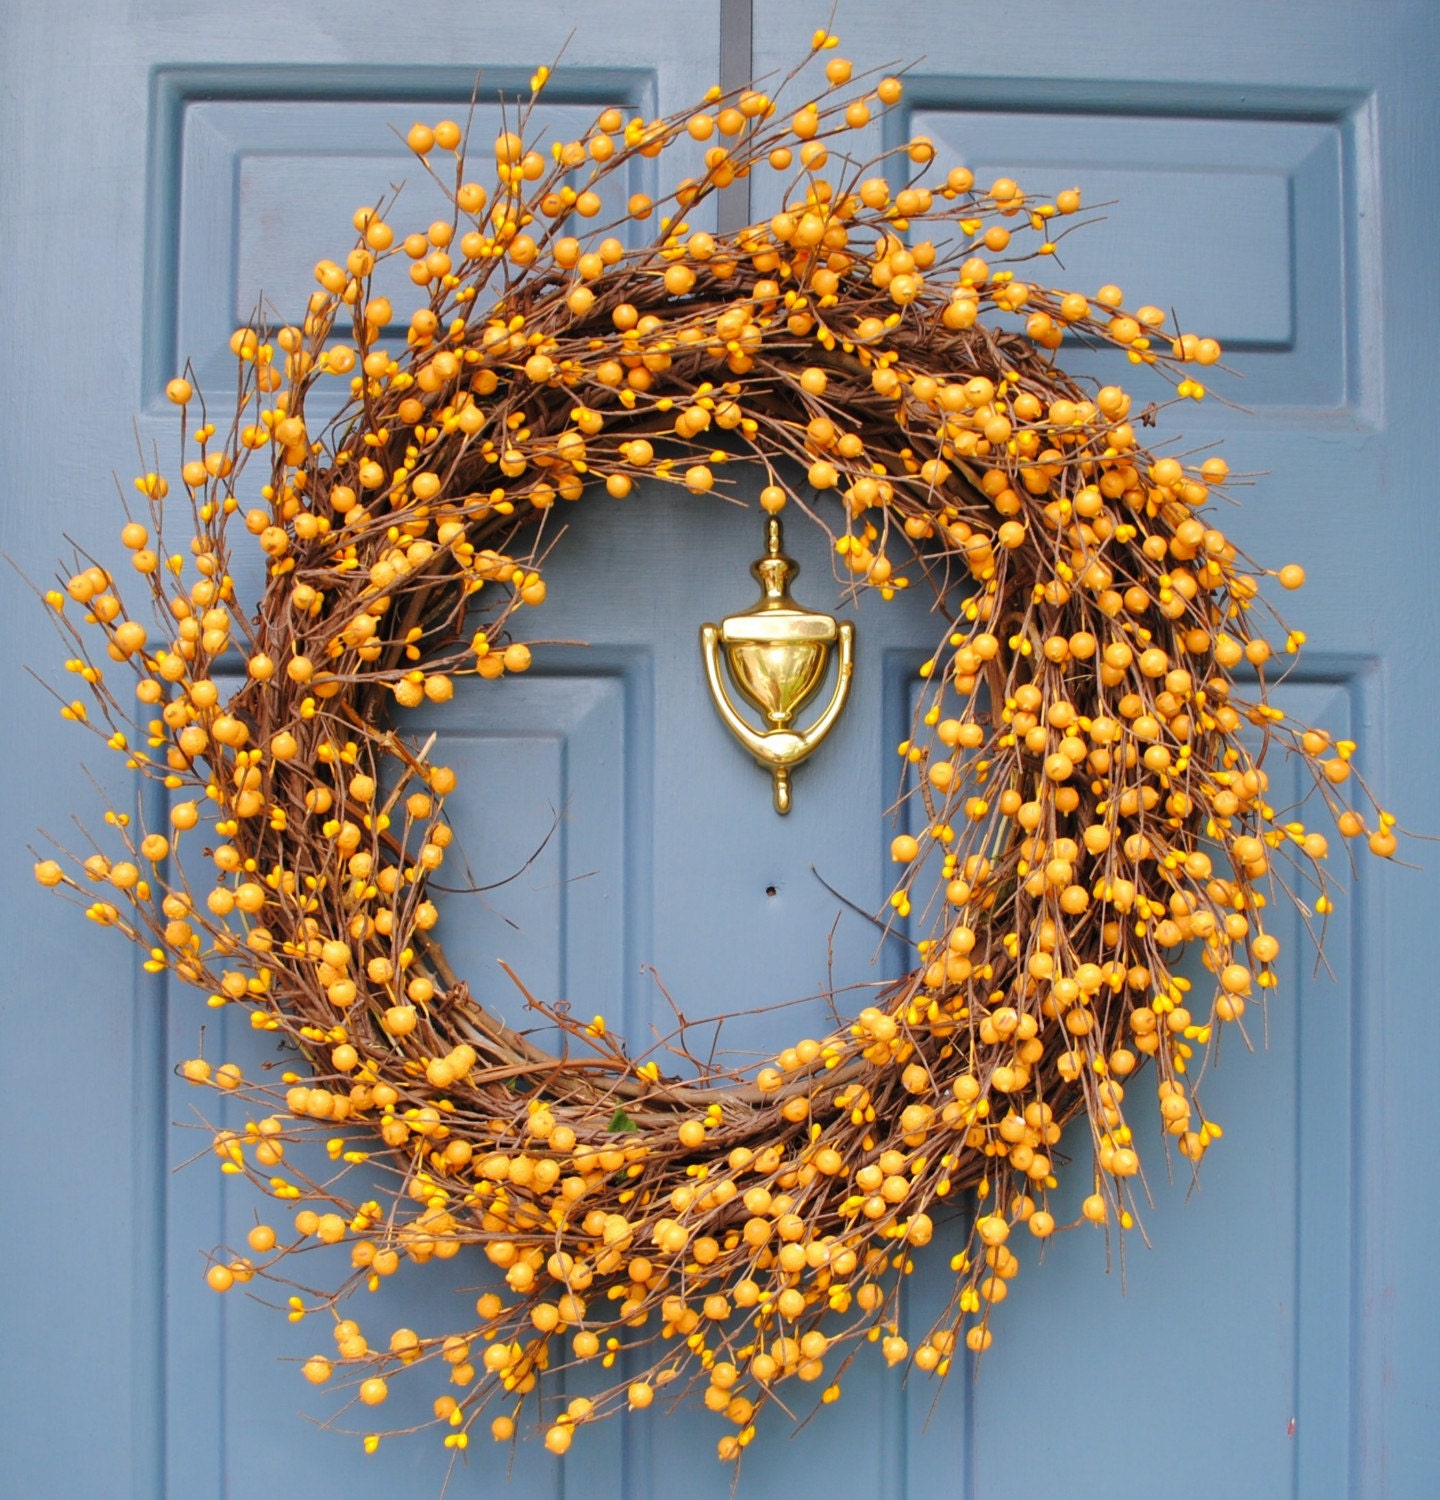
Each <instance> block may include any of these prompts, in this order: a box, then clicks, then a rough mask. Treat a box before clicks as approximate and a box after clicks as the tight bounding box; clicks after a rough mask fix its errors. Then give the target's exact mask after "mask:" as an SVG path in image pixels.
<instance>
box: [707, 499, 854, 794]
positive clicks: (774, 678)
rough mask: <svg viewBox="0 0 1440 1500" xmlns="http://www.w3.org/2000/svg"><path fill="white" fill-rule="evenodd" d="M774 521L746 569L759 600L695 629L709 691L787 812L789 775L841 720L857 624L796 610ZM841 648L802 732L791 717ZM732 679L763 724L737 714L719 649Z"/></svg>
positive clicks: (791, 566)
mask: <svg viewBox="0 0 1440 1500" xmlns="http://www.w3.org/2000/svg"><path fill="white" fill-rule="evenodd" d="M783 540H784V539H783V536H782V533H781V529H780V518H779V517H778V516H771V517H770V520H769V523H768V525H767V527H766V541H767V546H766V550H765V556H764V557H762V558H760V559H759V560H758V561H757V562H755V563H754V564H753V565H752V566H751V569H750V571H751V573H753V574H754V575H755V577H756V578H757V579H758V580H759V583H760V602H759V603H758V604H757V605H756V606H755V607H754V608H753V609H749V610H746V611H745V613H744V614H738V615H730V616H728V617H727V618H725V619H724V620H722V621H721V622H720V624H719V625H702V626H701V627H700V649H701V651H702V653H703V654H704V657H705V676H706V678H707V680H708V681H709V684H710V696H711V697H712V698H714V700H715V707H716V708H717V709H718V710H719V711H720V717H721V718H722V719H724V721H725V723H726V724H727V725H728V726H729V729H730V732H731V733H732V734H733V735H734V736H735V738H736V739H737V740H739V741H740V743H741V744H742V745H744V746H745V748H746V749H747V750H748V751H749V752H750V753H751V755H753V756H754V757H755V760H756V762H757V763H758V764H759V765H760V767H761V768H762V769H763V770H767V771H769V772H770V774H771V776H772V777H773V778H774V782H775V811H776V812H778V813H787V812H789V811H790V772H791V769H792V768H793V767H795V766H798V765H799V764H800V762H801V761H802V760H805V759H807V758H808V757H809V756H810V755H812V754H813V753H814V752H815V750H816V749H817V748H818V746H819V744H820V742H821V740H823V739H824V738H825V736H826V735H827V734H829V732H830V730H831V728H832V727H833V726H834V723H835V721H836V719H838V718H839V717H840V712H841V710H842V709H843V708H844V707H845V702H846V699H847V698H848V697H849V695H850V680H851V678H852V677H853V675H854V671H855V627H854V625H852V624H851V623H850V621H848V620H844V621H837V620H835V619H833V618H832V617H831V616H829V615H824V614H818V613H815V612H813V611H811V610H807V609H801V607H800V606H799V605H798V604H796V602H795V601H794V599H792V598H791V597H790V583H791V580H792V579H794V578H795V576H796V575H797V574H798V573H799V571H800V565H799V564H798V563H797V562H796V561H795V560H794V559H793V558H790V557H786V555H785V553H784V552H783V551H782V550H781V547H782V545H783ZM837 641H838V643H839V646H840V661H839V672H838V674H837V676H836V680H835V691H834V692H833V693H831V695H830V701H829V703H827V704H826V705H825V710H824V712H823V713H822V714H821V715H820V717H819V718H818V719H816V720H815V722H814V723H813V724H812V725H811V726H810V727H809V728H808V729H793V728H791V725H790V721H791V719H793V718H794V716H795V715H796V714H797V713H799V712H800V710H801V709H802V708H804V707H805V705H806V704H807V703H808V702H809V701H810V699H811V698H812V697H814V695H815V693H816V691H817V690H818V689H819V687H820V684H821V683H822V682H823V681H824V680H825V672H826V669H827V667H828V666H829V664H830V650H831V647H832V646H834V645H835V644H836V642H837ZM722 646H723V647H724V648H725V660H726V662H727V663H728V664H729V668H730V676H731V677H732V678H733V679H734V681H735V685H736V687H738V688H739V689H740V692H741V694H742V695H743V696H744V697H745V699H746V700H747V701H748V702H749V703H751V704H753V705H754V706H755V707H756V708H757V709H758V710H759V711H760V712H761V713H762V714H763V715H764V716H765V720H766V723H767V726H768V727H767V728H765V729H755V728H753V727H752V726H751V725H750V724H749V723H748V722H747V721H746V720H745V719H744V718H742V717H741V715H740V714H739V713H738V712H737V711H736V709H735V705H734V704H733V703H732V702H731V701H730V695H729V694H728V693H727V692H726V690H725V683H724V680H723V678H722V675H721V672H720V648H721V647H722Z"/></svg>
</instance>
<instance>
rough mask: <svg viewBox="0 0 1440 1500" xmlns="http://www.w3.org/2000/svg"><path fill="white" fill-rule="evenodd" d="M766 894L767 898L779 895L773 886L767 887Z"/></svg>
mask: <svg viewBox="0 0 1440 1500" xmlns="http://www.w3.org/2000/svg"><path fill="white" fill-rule="evenodd" d="M765 894H766V895H767V896H774V895H776V894H778V893H777V892H776V890H775V887H774V886H773V885H767V886H766V887H765Z"/></svg>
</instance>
